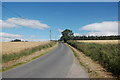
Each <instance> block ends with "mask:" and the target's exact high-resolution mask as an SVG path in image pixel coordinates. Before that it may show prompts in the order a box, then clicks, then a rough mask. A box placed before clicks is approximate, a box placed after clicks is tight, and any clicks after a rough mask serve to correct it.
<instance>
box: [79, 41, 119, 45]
mask: <svg viewBox="0 0 120 80" xmlns="http://www.w3.org/2000/svg"><path fill="white" fill-rule="evenodd" d="M77 42H86V43H100V44H118V42H119V40H77Z"/></svg>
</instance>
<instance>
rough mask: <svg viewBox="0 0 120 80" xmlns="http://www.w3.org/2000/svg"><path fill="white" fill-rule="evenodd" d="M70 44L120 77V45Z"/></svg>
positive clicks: (69, 42)
mask: <svg viewBox="0 0 120 80" xmlns="http://www.w3.org/2000/svg"><path fill="white" fill-rule="evenodd" d="M68 44H70V45H71V46H73V47H75V48H76V49H78V50H79V51H81V52H83V53H84V54H85V55H86V56H89V57H91V59H93V60H95V61H98V62H99V63H100V64H101V65H102V66H103V67H104V68H106V69H107V70H108V71H109V72H112V73H113V74H114V75H116V76H120V53H119V51H120V50H119V49H120V45H119V44H98V43H83V42H71V41H68Z"/></svg>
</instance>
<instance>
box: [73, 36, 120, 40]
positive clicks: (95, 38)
mask: <svg viewBox="0 0 120 80" xmlns="http://www.w3.org/2000/svg"><path fill="white" fill-rule="evenodd" d="M72 39H73V40H120V36H74V37H73V38H72Z"/></svg>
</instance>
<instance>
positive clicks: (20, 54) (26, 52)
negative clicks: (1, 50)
mask: <svg viewBox="0 0 120 80" xmlns="http://www.w3.org/2000/svg"><path fill="white" fill-rule="evenodd" d="M54 44H55V42H50V43H49V44H46V45H42V46H41V45H40V46H37V47H33V48H29V49H25V50H23V51H20V52H18V53H13V54H3V55H2V63H6V62H8V61H11V60H16V59H19V58H21V57H23V56H27V55H30V54H33V53H35V52H37V51H40V50H42V49H46V48H49V47H52V46H53V45H54Z"/></svg>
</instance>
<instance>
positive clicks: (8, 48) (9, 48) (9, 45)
mask: <svg viewBox="0 0 120 80" xmlns="http://www.w3.org/2000/svg"><path fill="white" fill-rule="evenodd" d="M1 43H2V48H1V50H0V51H2V54H12V53H17V52H19V51H22V50H25V49H28V48H32V47H36V46H38V45H45V44H48V43H49V41H46V42H1Z"/></svg>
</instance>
